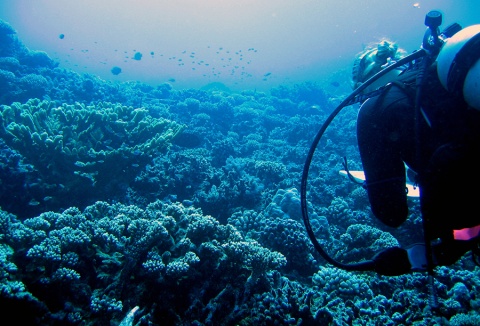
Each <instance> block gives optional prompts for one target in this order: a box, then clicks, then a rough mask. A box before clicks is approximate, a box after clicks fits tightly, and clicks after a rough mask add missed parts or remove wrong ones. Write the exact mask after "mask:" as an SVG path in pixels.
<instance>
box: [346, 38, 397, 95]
mask: <svg viewBox="0 0 480 326" xmlns="http://www.w3.org/2000/svg"><path fill="white" fill-rule="evenodd" d="M382 52H383V53H382ZM378 54H380V56H379V55H378ZM406 56H407V51H405V50H404V49H402V48H399V47H398V45H397V44H396V43H395V42H393V41H391V40H389V39H387V38H382V39H380V40H378V41H377V42H371V43H369V44H368V45H366V46H365V47H364V49H363V50H362V51H361V52H360V53H358V54H357V55H356V57H355V61H354V63H353V68H352V88H356V87H358V86H359V85H360V84H361V83H363V82H365V80H367V79H368V78H369V77H371V76H373V74H375V73H376V72H378V71H380V69H381V66H382V65H384V64H386V63H388V62H390V61H393V62H395V61H398V60H400V59H402V58H404V57H406Z"/></svg>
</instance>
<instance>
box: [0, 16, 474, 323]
mask: <svg viewBox="0 0 480 326" xmlns="http://www.w3.org/2000/svg"><path fill="white" fill-rule="evenodd" d="M326 89H328V88H327V87H323V86H322V85H320V84H317V83H312V82H306V83H304V84H299V85H291V86H282V87H279V88H277V89H272V90H271V91H270V93H269V94H267V93H264V92H257V91H255V90H244V91H242V92H239V93H232V92H231V91H230V90H229V89H228V88H227V87H224V86H223V87H222V85H220V86H218V85H207V86H206V87H205V88H202V89H180V90H179V89H175V88H174V87H173V86H172V84H170V83H162V84H159V85H156V86H152V85H146V84H143V83H140V82H135V81H130V82H124V83H113V82H107V81H103V80H101V79H100V78H98V77H96V76H92V75H88V74H83V75H80V74H78V73H76V72H74V71H70V70H66V69H61V68H59V67H58V64H57V63H56V62H54V61H53V60H51V59H50V58H49V56H48V54H47V53H44V52H41V51H32V50H29V49H27V48H26V47H25V46H24V45H23V44H22V42H20V41H19V40H18V39H17V36H16V33H15V30H14V29H13V28H12V27H11V26H10V25H9V24H8V23H6V22H4V21H2V20H0V207H1V209H0V307H2V309H3V310H2V311H4V312H10V311H21V312H22V313H20V314H16V315H15V320H16V323H18V324H25V325H122V326H123V325H245V326H246V325H399V324H402V325H417V326H420V325H434V324H439V325H441V324H445V325H447V324H450V325H477V324H478V320H479V319H480V315H479V313H478V311H479V309H480V297H479V294H478V290H479V288H480V278H479V267H478V266H476V265H475V264H474V263H473V262H472V261H471V259H470V257H468V256H466V257H464V258H462V259H461V260H460V261H458V262H457V263H456V264H454V265H453V266H449V267H441V268H437V269H436V270H435V274H436V275H435V276H436V277H435V282H434V288H435V289H436V293H437V300H438V309H436V310H432V308H431V305H430V302H431V301H432V300H431V298H430V297H429V293H428V291H427V283H428V282H427V276H426V275H425V274H423V273H413V274H410V275H403V276H399V277H390V278H387V277H380V276H378V275H376V274H373V273H359V272H347V271H343V270H340V269H338V268H334V267H332V266H330V265H329V264H327V263H326V262H325V261H324V260H323V259H322V258H321V257H320V256H319V255H318V253H317V252H316V251H315V250H314V248H313V246H312V244H311V242H310V240H309V239H308V237H307V234H306V232H305V228H304V225H303V221H302V216H301V210H300V196H299V191H298V189H299V186H300V184H299V183H300V178H301V175H302V171H303V165H304V160H305V157H306V154H307V152H308V150H309V146H310V140H311V139H313V137H314V136H315V134H316V133H317V131H318V128H319V127H320V126H321V123H322V122H323V121H325V119H326V118H327V117H328V115H329V113H330V112H332V110H333V109H334V105H335V103H338V101H339V98H341V97H342V96H343V95H345V94H343V95H342V94H338V92H337V94H335V95H332V94H329V93H328V91H326ZM356 115H357V110H356V107H355V106H353V108H348V109H346V110H344V111H342V112H341V113H340V114H339V115H338V117H337V118H336V119H335V120H334V121H333V122H332V124H331V125H330V126H329V128H328V129H327V131H326V133H325V137H324V139H323V141H322V142H321V143H320V144H319V147H318V150H317V152H316V153H315V157H314V160H313V161H312V165H311V168H310V170H311V173H310V178H309V184H308V192H307V194H308V203H307V205H308V207H307V209H308V211H309V213H310V219H311V224H312V229H313V231H314V233H315V234H316V235H317V238H318V240H319V242H320V243H321V245H322V246H323V247H324V249H325V250H327V251H328V252H329V253H330V254H331V255H332V256H334V257H336V259H339V260H341V261H343V262H352V261H355V262H357V261H361V260H364V259H370V258H371V257H372V256H373V255H374V254H375V253H376V252H378V251H380V250H382V249H384V248H387V247H391V246H396V245H402V246H405V245H408V244H411V243H414V242H419V241H422V239H423V235H422V227H421V225H422V220H421V216H420V213H419V211H418V202H415V201H410V202H409V205H410V206H411V209H410V211H411V213H410V216H409V219H408V221H407V222H406V223H405V224H404V225H403V226H402V228H399V229H391V228H387V227H385V226H383V225H382V224H381V223H379V222H378V221H377V220H376V219H375V218H373V216H372V214H371V212H370V210H369V207H368V200H367V198H366V196H365V192H364V190H363V189H362V188H361V187H359V186H358V185H356V184H353V183H351V182H349V181H348V180H346V179H345V178H342V177H340V176H339V175H338V170H340V169H342V168H343V166H342V162H343V160H344V157H346V158H347V161H348V165H349V167H350V168H351V169H361V163H360V160H359V156H358V151H357V149H356V124H355V122H356ZM5 315H6V314H5Z"/></svg>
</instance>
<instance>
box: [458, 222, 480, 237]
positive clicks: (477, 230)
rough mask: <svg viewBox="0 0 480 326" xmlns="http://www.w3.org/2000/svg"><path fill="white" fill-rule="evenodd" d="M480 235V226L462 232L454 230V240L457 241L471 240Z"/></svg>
mask: <svg viewBox="0 0 480 326" xmlns="http://www.w3.org/2000/svg"><path fill="white" fill-rule="evenodd" d="M479 234H480V225H477V226H474V227H471V228H465V229H461V230H453V238H454V239H455V240H470V239H473V238H475V237H476V236H478V235H479Z"/></svg>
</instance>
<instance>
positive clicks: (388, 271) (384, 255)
mask: <svg viewBox="0 0 480 326" xmlns="http://www.w3.org/2000/svg"><path fill="white" fill-rule="evenodd" d="M373 261H374V263H375V271H376V272H377V273H378V274H380V275H385V276H398V275H403V274H407V273H409V272H410V271H411V269H412V265H411V264H410V260H409V259H408V252H407V251H406V250H405V249H402V248H399V247H393V248H388V249H385V250H383V251H381V252H379V253H378V254H376V255H375V256H374V257H373Z"/></svg>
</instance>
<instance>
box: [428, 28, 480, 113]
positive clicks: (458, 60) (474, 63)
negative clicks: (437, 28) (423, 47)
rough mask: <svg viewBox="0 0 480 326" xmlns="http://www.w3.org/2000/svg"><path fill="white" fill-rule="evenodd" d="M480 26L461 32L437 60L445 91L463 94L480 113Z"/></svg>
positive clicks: (443, 48)
mask: <svg viewBox="0 0 480 326" xmlns="http://www.w3.org/2000/svg"><path fill="white" fill-rule="evenodd" d="M479 59H480V24H478V25H472V26H469V27H466V28H464V29H462V30H461V31H459V32H457V33H456V34H455V35H453V36H452V37H450V38H449V39H447V40H446V41H445V44H444V45H443V46H442V49H441V50H440V53H439V54H438V57H437V74H438V78H439V79H440V82H441V83H442V85H443V87H444V88H445V89H447V90H448V91H450V92H453V93H455V94H458V95H460V94H462V95H463V98H464V99H465V101H466V102H467V103H468V105H470V106H471V107H472V108H474V109H476V110H480V94H479V93H480V60H479Z"/></svg>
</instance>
